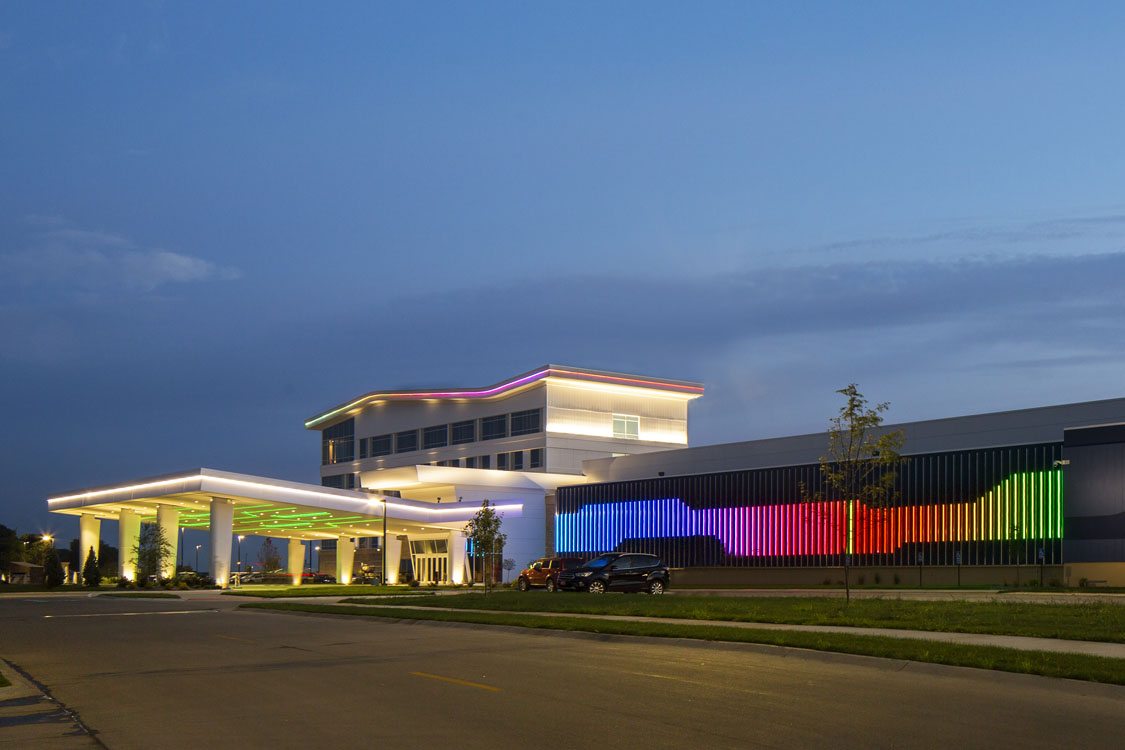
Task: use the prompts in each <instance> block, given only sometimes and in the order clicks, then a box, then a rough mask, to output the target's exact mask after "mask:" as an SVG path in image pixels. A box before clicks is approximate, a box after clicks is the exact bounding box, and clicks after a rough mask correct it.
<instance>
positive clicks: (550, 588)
mask: <svg viewBox="0 0 1125 750" xmlns="http://www.w3.org/2000/svg"><path fill="white" fill-rule="evenodd" d="M547 593H548V594H553V593H555V579H554V578H548V579H547Z"/></svg>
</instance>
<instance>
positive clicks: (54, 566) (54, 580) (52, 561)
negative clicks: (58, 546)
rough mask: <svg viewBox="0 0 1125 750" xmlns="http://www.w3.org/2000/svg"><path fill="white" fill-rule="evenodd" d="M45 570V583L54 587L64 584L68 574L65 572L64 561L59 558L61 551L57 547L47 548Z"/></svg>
mask: <svg viewBox="0 0 1125 750" xmlns="http://www.w3.org/2000/svg"><path fill="white" fill-rule="evenodd" d="M44 568H45V570H44V571H43V575H44V579H45V583H46V584H47V585H48V586H50V587H51V588H54V587H56V586H62V584H63V581H65V580H66V574H65V573H63V567H62V562H61V561H60V560H59V553H58V552H56V551H55V548H54V547H52V548H51V549H49V550H47V559H46V562H45V564H44Z"/></svg>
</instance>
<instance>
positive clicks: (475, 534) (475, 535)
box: [465, 500, 508, 594]
mask: <svg viewBox="0 0 1125 750" xmlns="http://www.w3.org/2000/svg"><path fill="white" fill-rule="evenodd" d="M502 522H503V514H501V513H497V512H496V510H495V508H493V507H492V505H491V504H489V502H488V500H485V501H484V502H483V503H481V506H480V510H478V511H477V512H476V515H474V516H473V517H472V518H471V519H470V520H469V523H468V524H466V526H465V535H466V536H468V537H469V538H470V539H472V540H473V550H474V552H476V554H478V555H482V556H483V557H484V571H485V573H484V592H485V593H486V594H487V593H488V588H489V586H490V585H492V583H493V577H494V571H493V568H494V567H495V565H496V556H497V555H499V554H500V553H501V552H503V550H504V543H505V542H507V541H508V535H507V534H501V533H500V526H501V524H502Z"/></svg>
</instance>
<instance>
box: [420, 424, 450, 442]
mask: <svg viewBox="0 0 1125 750" xmlns="http://www.w3.org/2000/svg"><path fill="white" fill-rule="evenodd" d="M447 445H449V425H447V424H439V425H437V426H436V427H427V428H425V429H424V430H422V447H423V448H444V447H445V446H447Z"/></svg>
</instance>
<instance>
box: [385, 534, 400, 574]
mask: <svg viewBox="0 0 1125 750" xmlns="http://www.w3.org/2000/svg"><path fill="white" fill-rule="evenodd" d="M383 545H384V547H385V549H386V551H387V569H386V570H385V571H383V580H384V581H386V582H387V583H388V584H390V583H398V561H399V558H400V557H402V541H401V540H400V539H399V538H398V537H397V536H392V535H387V536H385V537H383Z"/></svg>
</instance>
